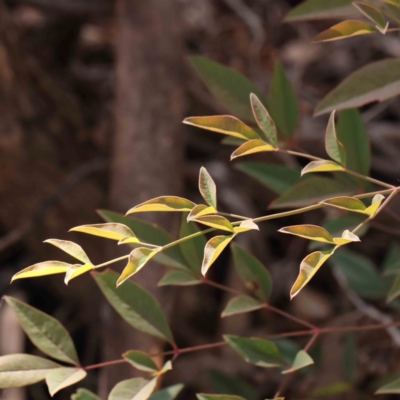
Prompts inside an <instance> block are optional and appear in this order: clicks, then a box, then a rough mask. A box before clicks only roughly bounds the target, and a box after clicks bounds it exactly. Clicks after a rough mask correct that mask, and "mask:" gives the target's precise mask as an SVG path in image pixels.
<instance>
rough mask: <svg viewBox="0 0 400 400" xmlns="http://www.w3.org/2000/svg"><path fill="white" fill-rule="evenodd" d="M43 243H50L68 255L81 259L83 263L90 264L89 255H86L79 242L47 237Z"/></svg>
mask: <svg viewBox="0 0 400 400" xmlns="http://www.w3.org/2000/svg"><path fill="white" fill-rule="evenodd" d="M44 243H49V244H52V245H53V246H56V247H58V248H59V249H61V250H62V251H65V252H66V253H68V254H69V255H70V256H72V257H74V258H76V259H77V260H79V261H82V262H83V263H84V264H91V262H90V260H89V257H88V256H87V255H86V253H85V252H84V250H83V249H82V247H81V246H79V244H76V243H74V242H70V241H68V240H58V239H47V240H45V241H44Z"/></svg>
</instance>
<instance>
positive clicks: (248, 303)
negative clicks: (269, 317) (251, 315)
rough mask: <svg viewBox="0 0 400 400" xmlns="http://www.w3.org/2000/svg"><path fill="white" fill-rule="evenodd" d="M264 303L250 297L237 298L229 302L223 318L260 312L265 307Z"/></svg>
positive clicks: (222, 315)
mask: <svg viewBox="0 0 400 400" xmlns="http://www.w3.org/2000/svg"><path fill="white" fill-rule="evenodd" d="M264 304H265V303H264V302H263V301H261V300H257V299H254V298H253V297H249V296H237V297H234V298H233V299H231V300H230V301H229V303H228V304H227V305H226V307H225V309H224V311H223V312H222V314H221V317H222V318H224V317H230V316H231V315H236V314H243V313H247V312H250V311H255V310H259V309H260V308H263V307H264Z"/></svg>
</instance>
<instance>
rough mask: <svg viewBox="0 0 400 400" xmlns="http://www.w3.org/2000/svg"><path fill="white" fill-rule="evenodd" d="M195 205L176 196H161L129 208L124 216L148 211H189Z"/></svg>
mask: <svg viewBox="0 0 400 400" xmlns="http://www.w3.org/2000/svg"><path fill="white" fill-rule="evenodd" d="M195 205H196V204H195V203H193V202H192V201H190V200H186V199H183V198H182V197H176V196H161V197H156V198H155V199H151V200H148V201H145V202H144V203H142V204H139V205H137V206H135V207H133V208H131V209H130V210H129V211H128V212H127V213H126V215H128V214H133V213H138V212H148V211H191V210H192V208H193V207H194V206H195Z"/></svg>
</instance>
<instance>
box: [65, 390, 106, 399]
mask: <svg viewBox="0 0 400 400" xmlns="http://www.w3.org/2000/svg"><path fill="white" fill-rule="evenodd" d="M71 400H100V397H98V396H96V395H95V394H94V393H92V392H91V391H89V390H87V389H78V390H77V391H76V393H75V394H73V395H72V396H71Z"/></svg>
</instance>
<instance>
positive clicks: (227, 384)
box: [210, 370, 259, 400]
mask: <svg viewBox="0 0 400 400" xmlns="http://www.w3.org/2000/svg"><path fill="white" fill-rule="evenodd" d="M210 378H211V386H212V389H213V392H215V393H226V394H230V395H236V396H242V397H244V398H245V399H246V400H258V397H259V396H258V393H257V391H256V390H255V389H253V387H252V386H250V385H249V384H248V383H247V382H246V381H244V380H242V379H240V378H239V377H238V376H237V375H235V376H232V375H228V374H225V373H224V372H221V371H217V370H212V371H210Z"/></svg>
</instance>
